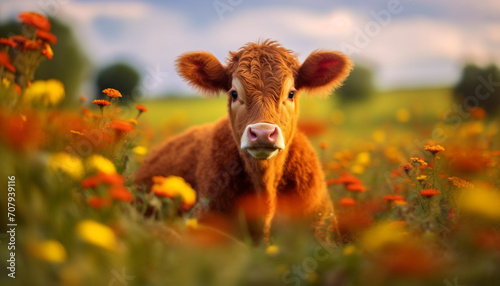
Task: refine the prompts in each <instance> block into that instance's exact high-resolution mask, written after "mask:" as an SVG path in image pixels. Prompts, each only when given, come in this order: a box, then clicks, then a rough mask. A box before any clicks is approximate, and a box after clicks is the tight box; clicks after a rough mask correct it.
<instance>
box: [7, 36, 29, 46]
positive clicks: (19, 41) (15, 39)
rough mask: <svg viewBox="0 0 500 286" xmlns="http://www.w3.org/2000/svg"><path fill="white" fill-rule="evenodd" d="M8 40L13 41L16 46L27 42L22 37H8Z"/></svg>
mask: <svg viewBox="0 0 500 286" xmlns="http://www.w3.org/2000/svg"><path fill="white" fill-rule="evenodd" d="M9 39H10V40H12V41H14V42H15V43H16V44H17V45H19V44H24V43H25V42H26V41H27V40H29V39H28V38H26V37H25V36H22V35H14V36H10V37H9Z"/></svg>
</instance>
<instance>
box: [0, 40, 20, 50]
mask: <svg viewBox="0 0 500 286" xmlns="http://www.w3.org/2000/svg"><path fill="white" fill-rule="evenodd" d="M0 45H4V46H10V47H11V48H13V49H14V48H16V47H17V43H16V41H14V40H12V39H7V38H0Z"/></svg>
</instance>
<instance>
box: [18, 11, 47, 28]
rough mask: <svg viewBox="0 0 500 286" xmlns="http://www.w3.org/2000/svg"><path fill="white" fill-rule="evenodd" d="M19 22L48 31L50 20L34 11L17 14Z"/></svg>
mask: <svg viewBox="0 0 500 286" xmlns="http://www.w3.org/2000/svg"><path fill="white" fill-rule="evenodd" d="M19 20H21V23H23V24H26V25H30V26H33V27H35V28H37V29H39V30H43V31H50V28H51V24H50V21H49V20H48V19H47V18H45V17H44V16H42V15H40V14H38V13H35V12H23V13H20V14H19Z"/></svg>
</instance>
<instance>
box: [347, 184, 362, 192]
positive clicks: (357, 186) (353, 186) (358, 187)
mask: <svg viewBox="0 0 500 286" xmlns="http://www.w3.org/2000/svg"><path fill="white" fill-rule="evenodd" d="M346 189H347V190H348V191H351V192H356V193H363V192H366V187H365V185H363V184H359V183H356V184H349V185H347V186H346Z"/></svg>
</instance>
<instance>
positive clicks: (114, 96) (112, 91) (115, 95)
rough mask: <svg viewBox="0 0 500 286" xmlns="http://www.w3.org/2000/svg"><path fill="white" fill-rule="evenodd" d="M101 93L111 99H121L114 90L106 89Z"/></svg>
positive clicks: (119, 94)
mask: <svg viewBox="0 0 500 286" xmlns="http://www.w3.org/2000/svg"><path fill="white" fill-rule="evenodd" d="M102 92H103V93H104V94H106V95H107V96H109V97H111V98H117V97H122V94H121V93H120V92H119V91H118V90H116V89H114V88H106V89H104V90H103V91H102Z"/></svg>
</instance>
